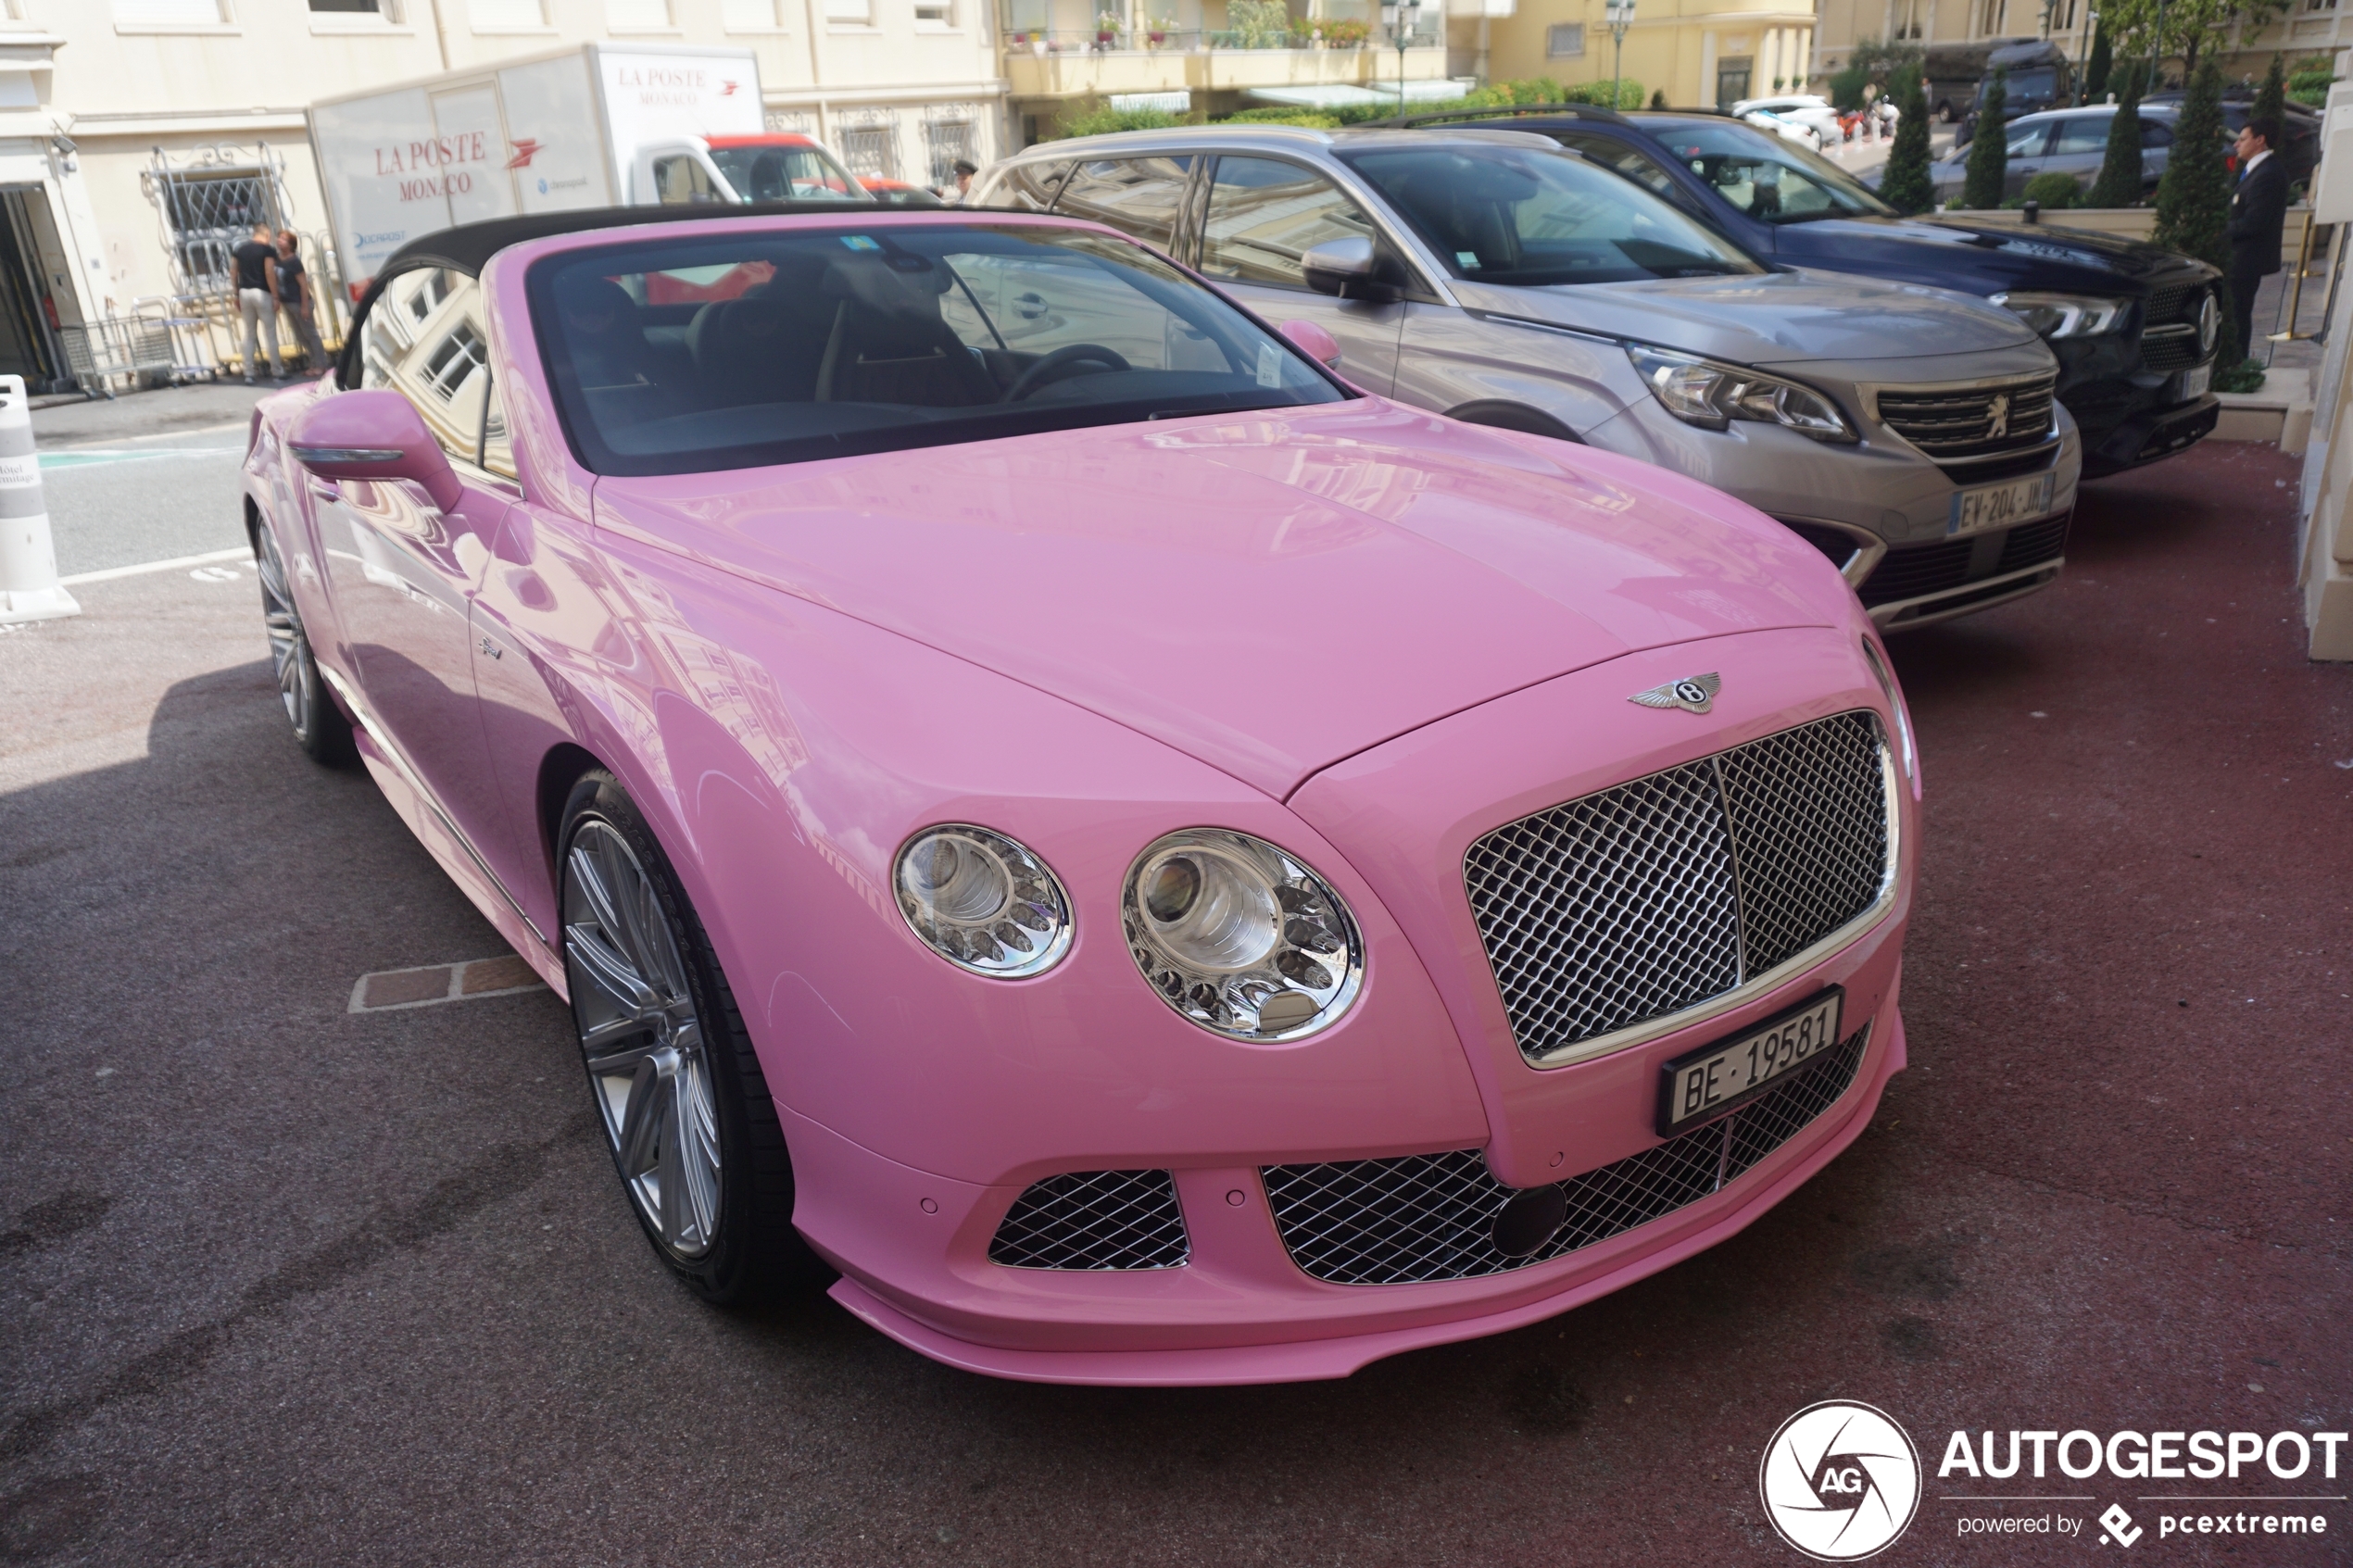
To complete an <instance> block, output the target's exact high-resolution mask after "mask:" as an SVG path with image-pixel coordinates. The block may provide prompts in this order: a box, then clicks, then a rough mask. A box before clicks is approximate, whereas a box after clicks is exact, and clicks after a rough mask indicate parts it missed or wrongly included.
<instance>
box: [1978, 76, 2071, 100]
mask: <svg viewBox="0 0 2353 1568" xmlns="http://www.w3.org/2000/svg"><path fill="white" fill-rule="evenodd" d="M1993 91H1994V79H1993V78H1992V77H1990V76H1989V77H1987V78H1986V79H1985V80H1984V81H1982V82H1979V83H1978V84H1977V107H1979V108H1981V109H1982V108H1983V107H1985V98H1986V95H1987V94H1990V93H1992V92H1993ZM2057 93H2058V72H2057V70H2056V69H2053V68H2052V67H2049V66H2029V67H2027V68H2025V69H2013V70H2009V71H2007V72H2005V73H2004V81H2003V86H2002V101H2003V102H2004V103H2005V104H2018V103H2025V102H2032V103H2037V104H2042V103H2048V102H2049V101H2050V100H2051V99H2052V98H2053V97H2054V96H2056V95H2057Z"/></svg>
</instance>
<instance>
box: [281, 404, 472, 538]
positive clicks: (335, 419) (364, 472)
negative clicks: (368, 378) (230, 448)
mask: <svg viewBox="0 0 2353 1568" xmlns="http://www.w3.org/2000/svg"><path fill="white" fill-rule="evenodd" d="M289 435H290V437H291V439H290V440H288V442H287V443H286V445H287V446H288V448H289V449H291V450H292V451H293V453H294V457H295V461H296V462H298V463H300V464H301V465H302V466H303V467H304V468H306V469H308V470H310V471H311V472H312V473H315V474H317V475H318V476H319V477H320V478H321V479H372V480H402V479H406V480H411V481H414V482H415V483H418V484H420V485H422V486H423V488H424V492H425V494H426V495H430V496H432V497H433V504H434V506H436V507H439V508H441V509H442V510H443V511H445V512H447V511H454V510H456V509H457V506H458V502H459V498H460V497H462V496H463V495H464V494H465V492H464V490H463V489H462V488H460V487H459V483H458V476H457V474H456V473H454V472H452V471H451V470H450V467H449V459H448V458H447V457H445V456H444V455H443V454H442V450H441V444H440V443H439V442H437V441H435V440H434V438H433V432H431V431H429V430H427V429H426V428H425V421H424V420H423V418H422V416H421V415H419V414H418V412H417V408H416V405H414V404H412V403H410V402H409V399H407V398H406V397H403V396H401V395H400V394H398V393H396V392H388V391H385V390H384V389H383V388H381V387H362V388H360V389H359V390H358V391H355V392H339V393H336V394H335V395H333V396H332V397H321V399H319V400H318V401H317V402H315V403H313V404H311V405H310V407H309V408H306V409H304V410H303V411H302V413H301V414H300V415H298V416H296V420H295V422H294V428H293V430H292V431H291V432H289Z"/></svg>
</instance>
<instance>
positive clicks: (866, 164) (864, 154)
mask: <svg viewBox="0 0 2353 1568" xmlns="http://www.w3.org/2000/svg"><path fill="white" fill-rule="evenodd" d="M832 3H833V0H827V4H828V5H831V4H832ZM841 161H842V162H844V163H846V164H848V165H849V172H851V173H852V174H855V175H857V176H858V177H859V178H860V179H861V180H868V179H872V180H896V179H898V178H899V132H898V130H897V128H896V127H894V126H889V125H852V126H849V127H848V128H847V129H845V130H844V131H843V132H842V133H841Z"/></svg>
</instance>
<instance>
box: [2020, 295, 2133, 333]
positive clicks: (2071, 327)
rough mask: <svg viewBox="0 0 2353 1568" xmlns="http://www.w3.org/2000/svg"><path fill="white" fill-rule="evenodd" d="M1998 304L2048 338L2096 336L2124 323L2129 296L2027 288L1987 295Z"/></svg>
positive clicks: (2130, 303) (2129, 301)
mask: <svg viewBox="0 0 2353 1568" xmlns="http://www.w3.org/2000/svg"><path fill="white" fill-rule="evenodd" d="M1985 297H1986V300H1987V302H1988V303H1989V304H1993V305H1998V306H2000V307H2002V308H2003V309H2005V310H2007V311H2009V312H2011V313H2012V314H2014V315H2016V316H2017V317H2018V318H2019V319H2020V320H2022V321H2024V322H2025V323H2026V324H2027V325H2028V326H2030V327H2032V328H2033V329H2034V330H2035V331H2036V332H2040V333H2042V334H2043V335H2044V336H2045V337H2048V338H2060V337H2097V336H2099V335H2100V334H2101V333H2102V332H2114V331H2115V330H2116V329H2117V328H2118V327H2120V326H2121V325H2123V324H2124V313H2125V312H2126V311H2127V310H2130V309H2131V308H2132V307H2133V302H2132V301H2131V300H2129V299H2107V298H2103V297H2102V296H2100V295H2090V294H2037V293H2034V292H2032V291H2031V290H2027V289H2017V290H2013V291H2011V292H2010V293H2008V294H1994V295H1986V296H1985Z"/></svg>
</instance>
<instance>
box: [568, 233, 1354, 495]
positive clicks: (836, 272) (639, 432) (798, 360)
mask: <svg viewBox="0 0 2353 1568" xmlns="http://www.w3.org/2000/svg"><path fill="white" fill-rule="evenodd" d="M530 295H531V309H532V320H533V322H534V324H535V326H536V328H537V331H538V335H539V339H540V343H541V345H543V351H544V353H545V355H546V357H547V371H548V377H549V380H550V381H551V382H552V383H553V384H554V387H555V389H556V396H557V400H558V402H559V404H560V407H561V409H562V412H563V416H564V421H565V426H566V429H567V430H568V432H569V433H570V434H571V436H572V440H573V449H574V450H575V451H576V452H577V453H578V455H579V457H580V459H581V461H582V462H584V463H585V464H586V465H587V466H588V467H589V468H590V469H592V470H596V471H597V472H599V473H611V474H655V473H686V472H698V471H706V470H717V469H734V468H749V467H754V466H757V465H761V464H769V463H792V462H806V461H811V460H813V459H816V458H836V457H846V456H849V455H852V454H855V453H862V452H887V451H895V450H899V449H902V448H906V447H914V446H937V445H951V444H954V443H959V442H968V441H986V440H992V439H995V438H997V437H1000V436H1010V435H1023V434H1028V433H1034V432H1038V431H1046V430H1069V429H1074V428H1076V427H1079V426H1085V425H1103V424H1120V423H1126V422H1131V421H1140V420H1154V419H1161V418H1166V417H1171V416H1176V415H1183V414H1202V413H1218V412H1224V411H1227V410H1235V409H1251V408H1292V407H1296V406H1299V405H1302V404H1310V403H1332V402H1338V401H1340V400H1341V399H1342V398H1344V397H1345V396H1347V395H1348V394H1346V393H1345V392H1343V391H1341V390H1340V388H1339V387H1338V386H1336V385H1335V384H1334V383H1332V381H1331V380H1330V379H1329V378H1328V377H1327V376H1326V375H1325V374H1324V373H1323V372H1322V371H1321V370H1320V369H1319V368H1318V367H1316V366H1315V365H1314V364H1313V363H1312V362H1310V361H1309V360H1308V359H1307V358H1305V357H1303V356H1302V355H1301V354H1299V353H1298V352H1297V351H1295V350H1294V349H1292V348H1291V346H1290V345H1289V344H1287V343H1285V342H1284V341H1283V340H1282V339H1280V338H1278V337H1277V336H1275V335H1274V334H1273V333H1271V332H1267V331H1266V330H1265V329H1264V328H1262V327H1260V326H1259V325H1258V324H1257V323H1256V322H1255V321H1252V320H1251V319H1250V318H1248V317H1246V316H1244V315H1243V314H1241V312H1240V311H1239V310H1238V309H1236V308H1235V307H1233V306H1232V305H1230V304H1228V303H1227V301H1226V300H1225V299H1223V298H1222V297H1220V296H1219V295H1215V294H1213V293H1211V292H1210V291H1209V290H1208V289H1206V288H1204V287H1202V285H1201V284H1199V283H1197V282H1193V281H1192V280H1191V279H1190V278H1189V277H1187V276H1186V275H1185V274H1184V273H1182V272H1180V271H1178V270H1176V268H1174V267H1172V266H1170V265H1169V264H1168V263H1167V262H1165V261H1163V260H1162V259H1160V258H1159V257H1156V256H1154V255H1153V254H1152V253H1151V252H1150V251H1148V250H1146V249H1144V248H1143V247H1142V246H1140V245H1131V244H1129V243H1127V242H1126V241H1124V240H1119V239H1116V238H1114V237H1112V236H1110V235H1106V234H1100V233H1091V232H1083V231H1079V230H1076V229H1065V228H1060V227H1051V226H1046V225H1034V224H1017V223H1016V224H1001V225H987V224H979V223H969V224H952V225H937V226H934V225H925V226H915V225H906V224H896V223H894V224H890V225H888V226H877V227H875V228H871V229H856V228H839V227H829V228H824V229H814V228H808V229H804V228H792V229H774V228H768V229H755V230H750V231H749V232H737V233H733V234H730V235H728V236H726V237H725V238H724V239H711V238H698V239H691V240H673V241H666V242H660V243H656V242H645V243H641V244H637V245H627V246H622V247H616V248H610V249H598V250H594V251H587V252H570V253H565V254H562V255H559V256H554V257H548V258H547V259H546V260H543V261H541V262H539V263H538V264H537V265H535V267H533V269H532V270H531V274H530Z"/></svg>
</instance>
